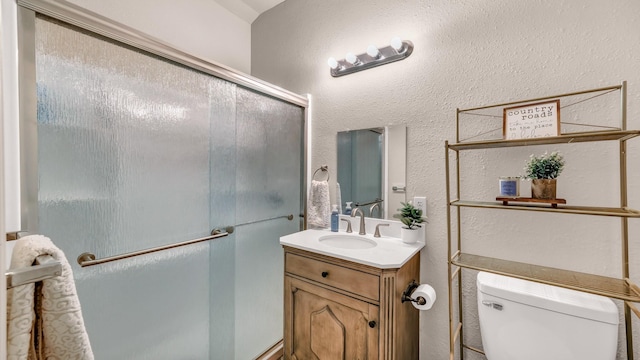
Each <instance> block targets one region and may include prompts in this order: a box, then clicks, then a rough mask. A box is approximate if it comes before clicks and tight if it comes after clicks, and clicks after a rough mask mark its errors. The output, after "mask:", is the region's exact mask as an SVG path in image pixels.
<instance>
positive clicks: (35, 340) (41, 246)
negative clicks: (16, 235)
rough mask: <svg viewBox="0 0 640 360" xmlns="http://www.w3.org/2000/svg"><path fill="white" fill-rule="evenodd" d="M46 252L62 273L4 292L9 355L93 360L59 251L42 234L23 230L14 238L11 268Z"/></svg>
mask: <svg viewBox="0 0 640 360" xmlns="http://www.w3.org/2000/svg"><path fill="white" fill-rule="evenodd" d="M45 254H48V255H51V256H52V257H53V258H54V259H56V260H57V261H59V262H60V263H61V264H62V275H61V276H57V277H54V278H51V279H46V280H43V281H42V282H41V283H38V284H26V285H21V286H18V287H15V288H12V289H9V290H8V292H7V324H8V325H7V354H8V360H45V359H52V360H93V352H92V350H91V344H90V343H89V336H88V335H87V332H86V330H85V327H84V320H83V319H82V312H81V309H80V302H79V301H78V296H77V294H76V286H75V283H74V282H73V273H72V272H71V266H70V265H69V262H68V261H67V259H66V257H65V256H64V253H63V252H62V251H61V250H60V249H58V248H57V247H56V246H55V245H53V243H52V242H51V240H49V238H47V237H45V236H42V235H31V236H26V237H23V238H21V239H19V240H18V241H17V242H16V245H15V247H14V249H13V256H12V258H11V268H20V267H27V266H32V264H33V262H34V260H35V258H36V257H38V256H40V255H45Z"/></svg>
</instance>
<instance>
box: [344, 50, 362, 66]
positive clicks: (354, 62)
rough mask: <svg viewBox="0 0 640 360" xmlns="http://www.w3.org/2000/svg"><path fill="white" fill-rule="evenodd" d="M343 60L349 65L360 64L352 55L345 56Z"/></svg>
mask: <svg viewBox="0 0 640 360" xmlns="http://www.w3.org/2000/svg"><path fill="white" fill-rule="evenodd" d="M345 60H347V62H348V63H349V64H351V65H356V64H358V63H359V62H360V61H359V60H358V57H357V56H355V55H353V53H348V54H347V56H345Z"/></svg>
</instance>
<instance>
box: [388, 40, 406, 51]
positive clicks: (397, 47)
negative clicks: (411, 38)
mask: <svg viewBox="0 0 640 360" xmlns="http://www.w3.org/2000/svg"><path fill="white" fill-rule="evenodd" d="M391 47H392V48H394V49H395V50H396V51H397V52H399V53H400V52H403V51H404V44H403V43H402V39H400V38H399V37H394V38H393V39H391Z"/></svg>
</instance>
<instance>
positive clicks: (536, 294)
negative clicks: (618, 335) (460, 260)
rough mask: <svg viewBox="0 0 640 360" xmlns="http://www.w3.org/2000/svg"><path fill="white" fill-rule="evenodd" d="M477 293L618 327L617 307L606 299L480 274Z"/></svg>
mask: <svg viewBox="0 0 640 360" xmlns="http://www.w3.org/2000/svg"><path fill="white" fill-rule="evenodd" d="M477 286H478V291H479V292H482V293H483V294H487V295H492V296H496V297H499V298H502V299H505V300H509V301H515V302H518V303H521V304H525V305H529V306H535V307H538V308H542V309H547V310H550V311H556V312H560V313H563V314H567V315H572V316H577V317H581V318H585V319H591V320H595V321H600V322H605V323H609V324H613V325H618V322H619V317H618V307H617V306H616V305H615V303H614V302H613V301H612V300H611V299H609V298H607V297H604V296H599V295H594V294H588V293H585V292H581V291H575V290H571V289H565V288H561V287H557V286H551V285H546V284H540V283H535V282H531V281H526V280H522V279H517V278H512V277H508V276H502V275H497V274H491V273H487V272H480V273H478V278H477Z"/></svg>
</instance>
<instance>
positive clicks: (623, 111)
mask: <svg viewBox="0 0 640 360" xmlns="http://www.w3.org/2000/svg"><path fill="white" fill-rule="evenodd" d="M620 129H622V131H625V130H627V82H626V81H623V82H622V86H621V87H620ZM619 147H620V207H621V208H626V207H627V206H628V205H629V204H628V196H627V141H626V140H624V139H623V140H620V141H619ZM620 226H621V228H620V232H621V234H620V235H621V236H620V237H621V240H622V244H621V248H622V249H621V250H622V264H621V265H622V278H623V279H628V278H629V277H630V276H629V219H628V218H626V217H622V218H620ZM623 308H624V320H625V333H626V340H627V359H628V360H633V358H634V355H633V324H632V319H631V308H630V306H629V305H628V304H627V302H626V301H625V302H624V306H623Z"/></svg>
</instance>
